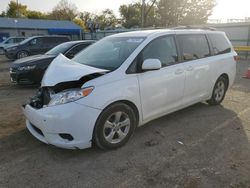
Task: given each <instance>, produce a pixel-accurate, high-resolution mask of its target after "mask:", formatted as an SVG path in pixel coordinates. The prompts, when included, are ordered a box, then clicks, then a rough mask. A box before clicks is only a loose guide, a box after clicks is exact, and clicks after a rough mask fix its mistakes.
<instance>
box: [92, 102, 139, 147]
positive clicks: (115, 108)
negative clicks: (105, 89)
mask: <svg viewBox="0 0 250 188" xmlns="http://www.w3.org/2000/svg"><path fill="white" fill-rule="evenodd" d="M120 112H121V116H120V120H123V119H124V120H123V121H122V122H125V120H126V121H128V120H127V118H129V122H130V125H129V128H128V126H126V128H124V127H125V126H123V127H120V128H119V127H118V128H119V130H118V131H121V130H122V128H124V130H123V131H124V132H127V133H126V136H124V137H123V138H122V140H121V141H119V142H117V143H111V141H110V142H109V141H108V139H107V137H108V136H107V135H106V134H109V132H108V131H109V129H110V135H111V134H112V133H113V132H115V131H117V130H115V131H114V129H115V127H112V128H107V127H106V123H107V121H108V120H109V121H108V122H113V121H111V119H112V118H114V120H115V119H116V114H118V113H120ZM113 116H114V117H113ZM122 118H123V119H122ZM125 118H126V119H125ZM122 122H121V123H122ZM136 122H137V121H136V116H135V113H134V111H133V109H132V108H131V107H129V106H128V105H126V104H124V103H115V104H113V105H111V106H109V107H107V108H106V109H104V111H103V112H102V113H101V114H100V116H99V118H98V119H97V122H96V125H95V129H94V134H93V137H94V138H93V140H94V143H95V144H96V145H97V146H98V147H99V148H101V149H104V150H108V149H116V148H119V147H121V146H123V145H124V144H125V143H126V142H127V141H128V140H129V138H130V137H131V136H132V134H133V133H134V130H135V128H136ZM113 123H114V124H115V122H113ZM113 123H112V126H115V125H113ZM108 124H109V123H108ZM109 125H110V124H109ZM125 130H126V131H125ZM118 131H117V132H116V133H114V135H113V137H112V138H114V140H115V139H116V138H115V137H117V140H119V139H120V136H119V135H120V134H118ZM111 132H112V133H111ZM124 132H123V133H124ZM105 136H107V137H105ZM110 138H111V137H110ZM112 141H113V140H112Z"/></svg>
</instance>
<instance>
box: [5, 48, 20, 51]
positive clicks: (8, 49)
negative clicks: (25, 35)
mask: <svg viewBox="0 0 250 188" xmlns="http://www.w3.org/2000/svg"><path fill="white" fill-rule="evenodd" d="M16 49H17V47H11V48H6V50H7V51H11V50H16Z"/></svg>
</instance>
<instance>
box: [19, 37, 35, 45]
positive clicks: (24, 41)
mask: <svg viewBox="0 0 250 188" xmlns="http://www.w3.org/2000/svg"><path fill="white" fill-rule="evenodd" d="M33 38H34V37H32V38H27V39H25V40H23V41H22V42H20V43H19V44H25V43H26V42H28V41H30V40H32V39H33Z"/></svg>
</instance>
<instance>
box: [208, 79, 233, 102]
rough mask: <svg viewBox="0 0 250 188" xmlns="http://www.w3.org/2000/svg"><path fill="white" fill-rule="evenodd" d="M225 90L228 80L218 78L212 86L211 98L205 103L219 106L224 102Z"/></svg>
mask: <svg viewBox="0 0 250 188" xmlns="http://www.w3.org/2000/svg"><path fill="white" fill-rule="evenodd" d="M223 88H224V89H223ZM227 88H228V80H227V79H226V78H225V77H223V76H221V77H219V78H218V80H217V81H216V83H215V85H214V88H213V93H212V97H211V98H210V99H209V100H208V101H207V103H208V104H210V105H219V104H220V103H221V102H222V101H223V100H224V97H225V95H226V92H227ZM219 90H220V92H219Z"/></svg>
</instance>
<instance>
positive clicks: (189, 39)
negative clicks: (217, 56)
mask: <svg viewBox="0 0 250 188" xmlns="http://www.w3.org/2000/svg"><path fill="white" fill-rule="evenodd" d="M178 41H179V45H180V48H181V52H182V57H183V60H184V61H189V60H196V59H201V58H205V57H208V56H210V50H209V46H208V41H207V38H206V36H205V35H180V36H178Z"/></svg>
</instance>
